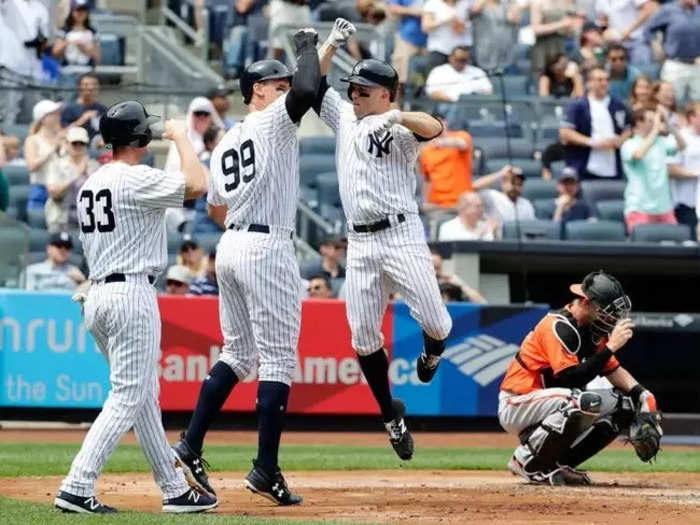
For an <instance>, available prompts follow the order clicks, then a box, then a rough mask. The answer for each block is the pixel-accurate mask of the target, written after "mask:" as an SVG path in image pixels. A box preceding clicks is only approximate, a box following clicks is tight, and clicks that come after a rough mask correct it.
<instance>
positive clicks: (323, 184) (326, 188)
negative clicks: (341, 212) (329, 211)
mask: <svg viewBox="0 0 700 525" xmlns="http://www.w3.org/2000/svg"><path fill="white" fill-rule="evenodd" d="M316 186H317V187H318V202H319V204H321V205H327V206H333V207H338V206H340V205H341V204H340V190H339V188H338V176H337V175H336V173H335V172H329V173H320V174H319V175H318V176H317V177H316Z"/></svg>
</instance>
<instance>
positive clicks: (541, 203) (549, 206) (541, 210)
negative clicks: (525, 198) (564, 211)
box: [532, 199, 556, 220]
mask: <svg viewBox="0 0 700 525" xmlns="http://www.w3.org/2000/svg"><path fill="white" fill-rule="evenodd" d="M532 205H533V206H534V207H535V217H537V218H538V219H543V220H551V219H552V216H553V215H554V210H555V208H556V203H555V201H554V199H535V200H534V201H532Z"/></svg>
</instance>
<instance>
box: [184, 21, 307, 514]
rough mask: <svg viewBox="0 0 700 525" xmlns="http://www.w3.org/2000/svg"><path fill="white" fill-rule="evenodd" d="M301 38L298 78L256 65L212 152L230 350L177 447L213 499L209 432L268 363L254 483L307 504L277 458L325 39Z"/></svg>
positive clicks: (212, 195) (286, 500)
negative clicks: (238, 114)
mask: <svg viewBox="0 0 700 525" xmlns="http://www.w3.org/2000/svg"><path fill="white" fill-rule="evenodd" d="M294 40H295V43H296V49H297V53H298V54H299V57H298V68H297V71H296V73H295V74H294V76H293V77H292V74H291V73H290V71H289V70H288V69H287V67H286V66H284V64H282V63H281V62H278V61H277V60H262V61H259V62H255V63H253V64H251V65H250V66H248V67H247V68H246V70H245V71H244V73H243V75H242V76H241V81H240V84H241V92H242V95H243V101H244V103H245V104H246V105H247V106H248V109H249V114H248V115H247V116H246V117H245V118H244V119H243V120H242V121H241V122H238V123H237V124H236V125H234V126H233V128H231V129H230V130H229V131H228V132H227V133H226V135H225V136H224V137H223V139H222V140H221V142H220V143H219V145H218V146H217V147H216V149H215V150H214V152H213V153H212V157H211V173H212V183H211V189H210V191H209V195H208V210H209V215H210V216H211V217H212V219H214V220H215V221H216V222H217V223H219V224H220V225H221V226H222V227H224V228H225V229H226V232H225V233H224V234H223V235H222V237H221V241H220V242H219V246H218V250H217V257H216V276H217V279H218V281H219V290H220V300H219V318H220V322H221V331H222V333H223V336H224V346H223V349H222V352H221V356H220V358H219V361H218V362H217V363H216V364H215V365H214V366H213V367H212V369H211V370H210V371H209V375H208V376H207V378H206V379H205V380H204V382H203V384H202V388H201V391H200V394H199V400H198V401H197V406H196V409H195V411H194V414H193V415H192V419H191V421H190V424H189V427H188V429H187V432H185V433H183V435H182V439H181V440H180V441H179V442H178V443H176V444H175V446H174V447H173V450H174V452H175V455H176V457H177V459H178V462H179V463H180V465H182V468H183V470H184V471H185V474H186V476H187V477H188V480H189V481H190V483H191V484H192V485H194V486H196V487H198V488H199V489H200V490H202V491H205V492H206V493H208V494H211V495H212V496H213V495H214V490H213V488H212V487H211V485H210V484H209V481H208V479H207V475H206V471H205V467H207V464H206V463H205V461H204V460H203V459H202V457H201V456H202V443H203V441H204V436H205V434H206V432H207V430H208V429H209V426H210V425H211V422H212V421H213V419H214V418H215V417H216V416H217V414H218V413H219V411H220V410H221V406H222V405H223V403H224V401H225V400H226V398H227V397H228V396H229V394H230V393H231V390H232V389H233V387H234V386H235V385H236V383H238V382H239V381H241V380H242V379H244V378H245V377H246V376H247V375H248V374H249V373H250V371H251V370H252V369H253V367H254V366H255V363H256V361H259V367H258V378H259V384H258V396H257V412H258V422H259V429H258V435H259V438H258V456H257V459H255V460H254V461H253V469H252V470H251V471H250V473H249V474H248V475H247V476H246V479H245V485H246V487H247V488H248V489H249V490H251V491H253V492H254V493H257V494H260V495H262V496H265V497H267V498H269V499H270V500H272V501H274V502H275V503H277V504H279V505H296V504H299V503H301V501H302V498H301V497H300V496H298V495H296V494H293V493H292V492H290V490H289V488H288V487H287V483H286V482H285V479H284V477H283V476H282V472H281V470H280V467H279V465H278V462H277V457H278V450H279V442H280V436H281V433H282V418H283V416H284V412H285V410H286V408H287V399H288V397H289V388H290V386H291V384H292V379H293V377H294V371H295V368H296V362H297V357H296V347H297V343H298V340H299V323H300V318H301V278H300V276H299V267H298V265H297V261H296V257H295V253H294V243H293V241H292V232H293V231H294V225H295V224H294V221H295V216H296V203H297V195H298V192H299V144H298V141H297V135H296V133H297V126H298V124H299V121H300V120H301V117H302V116H303V115H304V113H306V111H308V109H309V108H310V107H311V106H312V104H313V102H314V99H315V97H316V92H317V90H318V85H319V81H320V70H319V63H318V56H317V54H316V42H317V41H318V35H317V34H316V32H315V31H314V30H313V29H303V30H301V31H299V32H298V33H296V35H295V36H294ZM290 83H291V89H290Z"/></svg>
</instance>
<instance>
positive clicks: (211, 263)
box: [190, 249, 219, 295]
mask: <svg viewBox="0 0 700 525" xmlns="http://www.w3.org/2000/svg"><path fill="white" fill-rule="evenodd" d="M190 293H191V294H193V295H219V285H218V283H217V281H216V250H215V249H214V250H212V251H210V252H209V257H208V258H207V273H206V274H205V275H203V276H202V277H195V278H194V279H192V282H191V283H190Z"/></svg>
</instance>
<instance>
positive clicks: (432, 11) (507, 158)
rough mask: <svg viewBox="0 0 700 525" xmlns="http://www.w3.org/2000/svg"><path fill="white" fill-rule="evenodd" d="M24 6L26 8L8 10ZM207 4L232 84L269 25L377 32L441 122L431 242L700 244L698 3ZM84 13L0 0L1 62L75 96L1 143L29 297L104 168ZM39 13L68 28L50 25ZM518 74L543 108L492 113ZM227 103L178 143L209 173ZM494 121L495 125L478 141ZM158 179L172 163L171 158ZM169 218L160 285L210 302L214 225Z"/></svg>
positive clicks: (314, 287)
mask: <svg viewBox="0 0 700 525" xmlns="http://www.w3.org/2000/svg"><path fill="white" fill-rule="evenodd" d="M21 2H24V3H25V4H26V5H24V6H23V10H16V9H15V10H14V11H13V9H12V6H13V5H15V4H18V3H21ZM191 3H192V5H193V6H194V13H195V14H194V17H193V23H194V24H195V27H196V28H197V29H200V30H201V23H202V22H201V20H202V18H201V13H200V14H197V13H199V12H200V11H199V10H200V9H201V7H202V6H203V5H205V2H204V0H195V1H194V2H191ZM214 3H216V4H217V5H222V4H226V6H227V8H228V11H227V13H228V18H227V19H228V20H229V26H230V27H229V31H228V38H226V41H225V44H224V49H223V57H224V63H225V71H226V72H227V74H228V76H230V77H236V76H238V75H239V74H240V72H241V71H242V69H243V68H244V67H245V66H246V64H249V63H250V62H252V61H254V60H256V59H260V58H262V57H264V56H265V55H269V56H275V57H281V56H282V54H283V51H282V45H281V43H280V42H279V40H278V39H276V37H275V35H276V34H277V33H276V27H277V26H279V25H280V24H283V23H285V22H288V21H289V20H294V21H295V23H296V24H298V25H305V23H304V21H305V20H308V21H309V22H310V23H311V22H312V21H314V20H320V21H325V20H333V19H335V17H336V16H343V17H345V18H348V19H350V20H352V21H357V22H364V23H369V24H372V25H374V26H376V27H377V28H379V29H380V30H381V31H382V32H383V33H382V34H386V35H388V36H387V44H388V45H387V46H386V47H387V49H389V52H388V54H387V57H389V58H390V61H391V62H392V63H393V65H394V66H395V68H396V70H397V71H398V75H399V79H400V85H401V89H402V92H403V95H404V98H403V102H404V103H405V104H409V103H416V102H418V103H421V104H424V105H425V104H428V105H429V106H430V107H431V109H433V110H434V111H435V113H436V114H437V115H439V116H440V117H441V118H442V119H443V123H444V125H445V131H444V132H443V134H442V135H441V136H440V137H438V138H436V139H435V140H433V141H431V142H430V143H427V144H426V145H425V146H424V147H423V149H422V152H421V154H420V156H419V159H418V162H417V166H416V173H417V181H418V185H417V187H418V191H417V195H416V198H417V199H418V200H419V201H420V203H421V212H422V215H423V217H424V222H425V224H426V234H427V235H428V236H429V237H430V239H431V240H435V241H445V242H451V241H460V240H480V241H495V240H499V239H503V238H513V237H523V236H525V237H528V238H529V237H538V236H542V235H543V234H542V231H540V230H537V231H535V233H534V234H531V232H530V234H529V233H528V227H530V226H532V225H533V224H535V223H537V224H539V225H540V227H541V226H542V224H541V223H543V222H547V223H548V224H549V225H550V226H551V225H554V227H553V228H549V227H548V228H549V229H547V231H549V230H551V231H554V232H555V233H554V237H553V238H556V239H573V238H575V237H574V235H573V229H570V228H569V227H568V226H567V224H570V223H571V224H573V223H576V224H577V225H578V224H581V223H594V222H596V221H598V222H599V224H600V223H606V224H607V223H610V222H616V223H618V224H617V226H619V228H620V230H621V231H622V233H621V235H622V236H623V237H624V236H625V234H627V235H630V234H632V232H633V231H634V230H635V229H636V228H639V227H640V226H642V225H647V224H653V223H664V224H671V225H681V226H682V227H683V228H685V230H684V231H686V233H685V234H682V235H681V236H680V237H677V238H680V239H686V240H687V241H689V242H691V241H693V240H695V239H696V238H697V233H696V232H697V225H698V218H697V211H698V210H700V207H699V206H698V203H699V197H700V195H699V193H698V191H699V190H698V184H697V177H698V176H700V5H698V0H670V1H665V2H661V1H654V0H578V1H575V0H532V1H522V0H517V1H516V0H425V1H423V0H390V2H389V3H382V2H377V1H373V0H357V1H355V0H336V1H321V2H308V1H307V0H289V1H286V0H271V1H270V3H269V5H267V0H257V1H256V0H235V1H233V2H229V3H226V2H223V3H222V2H206V4H207V5H209V6H210V7H211V5H213V4H214ZM92 4H93V2H89V1H88V0H73V1H71V2H57V3H56V10H55V11H53V15H52V16H49V11H48V10H47V9H46V8H45V7H44V6H43V3H42V2H41V1H39V0H0V66H2V67H3V68H5V69H7V70H12V71H16V72H19V73H22V74H28V75H34V76H35V78H37V79H41V78H44V79H45V78H46V77H45V76H44V77H42V75H43V73H41V71H43V70H42V66H41V64H42V63H43V62H42V60H43V58H46V57H47V56H48V57H49V58H51V59H52V60H57V61H59V62H60V63H61V65H62V67H63V69H62V70H61V75H63V77H62V78H69V77H70V79H72V80H71V81H73V82H76V83H77V86H78V96H77V98H76V100H74V101H70V102H68V103H64V102H60V101H53V100H49V99H46V100H41V101H39V102H38V103H37V104H36V105H35V106H34V108H33V122H32V124H31V126H30V128H29V132H28V136H27V137H26V139H23V137H14V136H8V135H0V210H2V211H6V210H7V211H9V212H10V214H11V215H13V216H15V217H17V218H19V219H21V220H25V221H26V222H28V224H29V225H30V226H32V228H35V229H46V230H47V231H48V232H49V233H50V237H49V238H48V241H47V246H46V248H45V250H46V253H47V259H46V260H43V261H37V262H36V264H34V265H32V266H30V267H29V268H28V270H27V278H26V280H25V281H26V283H27V286H28V287H34V288H35V289H41V288H46V287H48V288H56V287H58V288H65V289H68V288H71V287H74V286H76V285H77V284H78V283H79V281H80V279H79V277H81V278H82V279H84V275H83V273H80V270H78V271H76V270H77V268H76V267H75V266H74V265H71V264H70V262H69V257H68V255H69V253H70V252H71V250H72V249H74V248H75V246H74V244H73V241H72V239H75V231H76V229H77V228H78V224H77V221H76V215H75V207H76V205H75V201H76V195H77V191H78V189H79V188H80V186H81V184H82V183H83V182H84V181H85V180H86V179H87V178H88V177H89V176H90V174H91V173H93V172H94V171H95V170H96V169H97V167H98V166H99V165H100V163H104V162H107V161H108V160H109V159H110V152H109V151H108V150H105V149H104V148H103V147H102V143H101V139H100V136H99V133H98V126H99V118H100V116H101V115H102V114H103V113H104V111H105V110H106V108H105V106H104V105H103V104H101V103H100V82H99V79H98V77H97V76H96V75H95V74H94V73H91V72H89V71H88V72H85V69H86V68H87V69H88V70H89V69H90V68H91V67H93V66H94V65H95V64H98V63H99V62H100V52H99V46H97V45H96V40H95V31H94V29H92V28H91V25H90V22H89V12H90V11H89V9H90V8H91V7H92ZM15 7H16V6H15ZM13 13H14V14H13ZM18 13H19V14H22V13H23V14H24V15H26V16H29V14H31V16H32V18H31V19H32V20H33V25H32V24H24V25H25V26H26V27H29V28H30V29H32V32H29V33H27V34H24V35H18V34H16V33H13V32H12V31H9V30H8V31H5V28H8V27H11V25H10V24H11V23H12V16H17V15H18ZM28 13H29V14H28ZM49 20H54V21H56V20H63V21H64V22H63V23H62V24H60V26H59V25H55V26H54V27H52V26H51V24H50V22H49ZM59 27H60V28H61V29H60V31H59ZM393 27H396V28H397V30H396V31H393V30H392V29H391V28H393ZM258 35H268V36H267V37H263V38H258ZM13 39H14V40H13ZM13 46H14V47H13ZM371 47H372V46H365V45H364V44H358V45H357V46H356V47H352V48H349V49H348V50H347V51H348V52H349V53H350V54H351V55H353V56H354V57H356V58H361V57H366V56H371V55H372V52H373V50H372V49H371ZM12 49H18V50H21V52H22V54H19V51H18V53H13V52H12ZM380 58H384V57H380ZM44 62H45V61H44ZM73 66H75V67H73ZM521 79H522V80H523V86H522V90H521V91H518V92H516V93H515V95H516V98H517V97H518V96H521V95H522V96H521V97H520V99H523V98H527V100H528V104H535V105H536V104H537V103H538V101H554V102H555V103H554V104H553V105H552V107H554V108H555V110H554V111H553V113H552V114H551V115H549V116H548V117H543V118H539V119H536V120H531V119H526V118H524V117H522V116H519V115H518V114H517V112H516V113H511V114H510V120H509V117H508V113H507V111H506V107H510V106H511V105H512V106H517V104H515V102H513V103H512V104H510V103H509V102H508V101H507V100H499V99H498V97H500V96H503V97H505V96H506V95H508V96H510V93H509V92H508V91H509V88H508V86H512V85H513V82H514V81H515V80H517V81H520V80H521ZM504 86H505V88H504ZM0 89H2V88H1V86H0ZM230 96H231V91H230V90H229V89H228V88H226V87H225V86H219V87H216V88H214V89H212V90H211V91H209V92H208V93H203V94H202V96H200V97H196V98H194V99H193V100H192V101H191V103H190V105H189V107H188V109H187V115H186V120H187V125H188V129H189V137H190V140H191V141H192V143H193V144H194V145H195V149H196V151H197V152H198V154H199V155H200V159H201V161H202V162H203V163H204V164H205V165H207V166H208V162H209V157H210V155H211V151H212V150H213V149H214V147H215V146H216V144H217V143H218V141H219V140H220V138H221V137H222V136H223V134H224V133H225V131H226V130H227V129H229V128H230V127H231V125H232V120H231V116H230V115H229V111H230V101H229V97H230ZM494 98H495V99H496V101H495V102H494ZM520 99H518V100H520ZM484 100H486V101H488V104H491V105H492V106H490V107H495V108H496V110H495V111H490V110H489V109H488V108H487V105H488V104H486V103H483V104H482V102H481V101H484ZM493 104H495V106H493ZM470 108H471V109H473V108H476V114H472V113H469V111H470ZM498 108H501V110H502V115H504V116H503V117H500V116H499V113H498V112H499V111H500V110H499V109H498ZM494 115H496V118H494ZM547 119H549V120H547ZM484 129H486V130H487V132H486V133H484ZM493 129H497V130H499V131H497V133H496V134H495V135H489V133H488V130H493ZM512 130H515V132H513V131H512ZM306 144H307V145H308V147H305V142H304V140H302V148H301V149H302V151H301V170H302V173H301V178H302V181H303V184H304V185H305V188H302V198H305V199H306V200H307V202H308V203H309V204H310V205H311V206H312V207H314V208H315V209H316V211H318V212H319V213H320V214H321V216H323V217H325V218H327V219H328V220H329V221H331V222H332V219H333V218H335V219H340V220H339V223H342V222H343V221H342V211H341V210H340V206H339V204H340V203H339V197H338V196H337V180H335V177H334V175H332V172H333V169H334V168H333V165H334V164H333V162H334V161H333V149H332V147H331V148H326V149H324V147H322V144H324V143H323V142H322V141H321V139H318V140H316V137H310V138H306ZM317 147H318V148H320V149H316V148H317ZM305 148H306V149H305ZM305 159H306V161H305ZM145 162H153V159H152V158H150V159H145ZM319 166H320V167H319ZM165 169H173V170H174V169H178V158H177V155H176V154H175V150H174V149H171V152H170V153H169V155H168V158H167V160H166V164H165ZM329 171H330V172H331V175H330V177H329V174H328V173H327V172H329ZM25 175H26V180H25V179H24V178H23V177H24V176H25ZM328 188H330V194H331V196H330V198H328V196H327V195H326V193H324V191H325V189H328ZM305 190H307V191H305ZM601 192H602V194H604V196H603V197H600V194H601ZM599 197H600V198H599ZM327 212H328V213H327ZM167 220H168V228H169V231H170V232H172V233H173V235H175V236H176V237H174V238H176V239H178V240H179V241H178V243H177V244H176V243H175V242H173V244H172V246H170V248H171V252H172V257H171V259H173V261H172V262H173V263H174V264H173V266H171V267H170V268H169V269H168V272H167V275H166V279H165V281H164V283H163V285H164V289H165V290H166V291H167V293H172V294H193V295H206V294H216V293H217V291H218V290H217V286H216V271H215V257H216V243H215V239H216V237H217V235H219V234H220V231H221V230H220V228H219V227H218V226H217V225H216V224H215V223H214V222H212V221H211V220H210V219H209V217H208V216H207V213H206V199H198V200H196V201H192V202H188V203H187V204H186V207H185V209H184V211H177V212H176V211H175V210H173V211H172V213H169V214H168V217H167ZM513 224H515V226H516V228H515V230H513ZM623 224H624V227H623V226H622V225H623ZM681 226H678V227H681ZM514 231H515V233H513V232H514ZM615 231H617V230H615ZM183 233H184V234H186V237H183V235H182V234H183ZM546 236H549V234H546ZM202 239H206V242H199V241H201V240H202ZM212 239H213V240H212ZM616 239H617V237H616ZM178 244H179V245H178ZM318 244H319V246H318V247H319V250H320V254H321V261H320V263H318V264H314V265H312V266H311V267H304V268H302V276H303V277H304V279H305V280H306V282H307V286H308V294H309V296H310V297H317V298H327V297H341V298H342V297H343V293H344V290H343V280H344V275H345V272H344V268H343V260H344V256H345V247H346V242H345V239H344V238H343V236H342V235H339V236H327V237H325V238H323V239H319V241H318ZM175 252H177V253H175ZM76 255H78V254H76ZM42 257H43V255H42ZM434 257H435V260H434V263H435V268H436V274H437V275H438V280H439V281H440V285H441V290H442V292H443V296H444V298H445V299H446V300H462V299H464V300H470V301H474V302H484V298H483V297H481V295H480V294H479V292H478V291H477V290H474V289H472V288H470V287H469V286H468V285H467V284H466V283H463V282H461V281H460V280H459V279H458V278H457V277H456V276H450V275H445V274H444V273H443V272H442V260H441V259H440V258H439V255H437V254H435V255H434ZM73 260H74V262H75V260H76V259H73ZM78 266H79V265H78ZM82 271H83V272H85V271H86V269H85V268H82ZM79 273H80V275H79ZM51 274H53V277H51ZM30 277H31V278H30Z"/></svg>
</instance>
